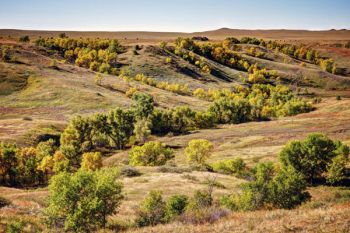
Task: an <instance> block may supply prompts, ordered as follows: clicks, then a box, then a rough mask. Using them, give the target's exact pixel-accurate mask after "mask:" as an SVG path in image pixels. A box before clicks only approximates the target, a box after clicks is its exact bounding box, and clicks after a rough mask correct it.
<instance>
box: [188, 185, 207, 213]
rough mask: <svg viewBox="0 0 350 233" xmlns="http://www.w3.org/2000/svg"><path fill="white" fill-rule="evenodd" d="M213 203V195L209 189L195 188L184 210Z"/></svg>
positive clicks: (200, 207) (191, 209)
mask: <svg viewBox="0 0 350 233" xmlns="http://www.w3.org/2000/svg"><path fill="white" fill-rule="evenodd" d="M212 204H213V197H212V196H211V193H210V192H209V191H204V190H203V191H201V190H197V191H196V192H195V193H194V195H193V197H192V198H191V199H190V201H189V203H188V205H187V207H186V211H198V210H203V209H206V208H209V207H210V206H211V205H212Z"/></svg>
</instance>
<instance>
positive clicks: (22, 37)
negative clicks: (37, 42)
mask: <svg viewBox="0 0 350 233" xmlns="http://www.w3.org/2000/svg"><path fill="white" fill-rule="evenodd" d="M19 41H20V42H29V41H30V39H29V36H27V35H26V36H21V37H20V38H19Z"/></svg>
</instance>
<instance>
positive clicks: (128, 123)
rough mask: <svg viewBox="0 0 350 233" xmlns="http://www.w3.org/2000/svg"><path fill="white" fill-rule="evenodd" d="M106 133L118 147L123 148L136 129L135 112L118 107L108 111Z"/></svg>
mask: <svg viewBox="0 0 350 233" xmlns="http://www.w3.org/2000/svg"><path fill="white" fill-rule="evenodd" d="M106 126H107V127H104V129H103V131H104V132H103V133H105V134H106V135H107V136H108V137H109V138H110V139H111V140H112V141H113V142H114V144H115V145H116V147H117V148H118V149H123V148H124V146H125V144H126V143H127V142H128V140H129V138H130V136H131V135H132V133H133V130H134V114H133V112H132V111H129V110H126V111H125V110H122V109H121V108H117V109H115V110H112V111H110V112H109V113H108V116H107V125H106Z"/></svg>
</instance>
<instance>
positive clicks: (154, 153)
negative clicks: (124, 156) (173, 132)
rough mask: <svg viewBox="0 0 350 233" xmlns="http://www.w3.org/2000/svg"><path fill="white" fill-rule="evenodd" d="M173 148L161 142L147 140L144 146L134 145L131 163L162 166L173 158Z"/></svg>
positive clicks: (130, 154)
mask: <svg viewBox="0 0 350 233" xmlns="http://www.w3.org/2000/svg"><path fill="white" fill-rule="evenodd" d="M173 154H174V153H173V150H172V149H170V148H167V147H166V146H165V145H164V144H162V143H160V142H147V143H145V144H144V145H143V146H133V148H132V149H131V151H130V153H129V156H130V161H129V164H130V165H133V166H160V165H164V164H165V163H166V162H167V161H168V160H169V159H171V158H173Z"/></svg>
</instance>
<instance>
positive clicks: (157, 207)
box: [136, 191, 166, 227]
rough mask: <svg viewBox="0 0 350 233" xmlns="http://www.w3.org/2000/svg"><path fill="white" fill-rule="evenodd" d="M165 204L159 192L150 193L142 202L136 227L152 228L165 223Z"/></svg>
mask: <svg viewBox="0 0 350 233" xmlns="http://www.w3.org/2000/svg"><path fill="white" fill-rule="evenodd" d="M165 216H166V203H165V202H164V201H163V197H162V193H161V192H160V191H151V192H150V193H149V194H148V195H147V196H146V197H145V199H144V200H143V201H142V203H141V206H140V209H139V213H138V217H137V218H136V225H137V226H139V227H144V226H154V225H157V224H159V223H164V222H165Z"/></svg>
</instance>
